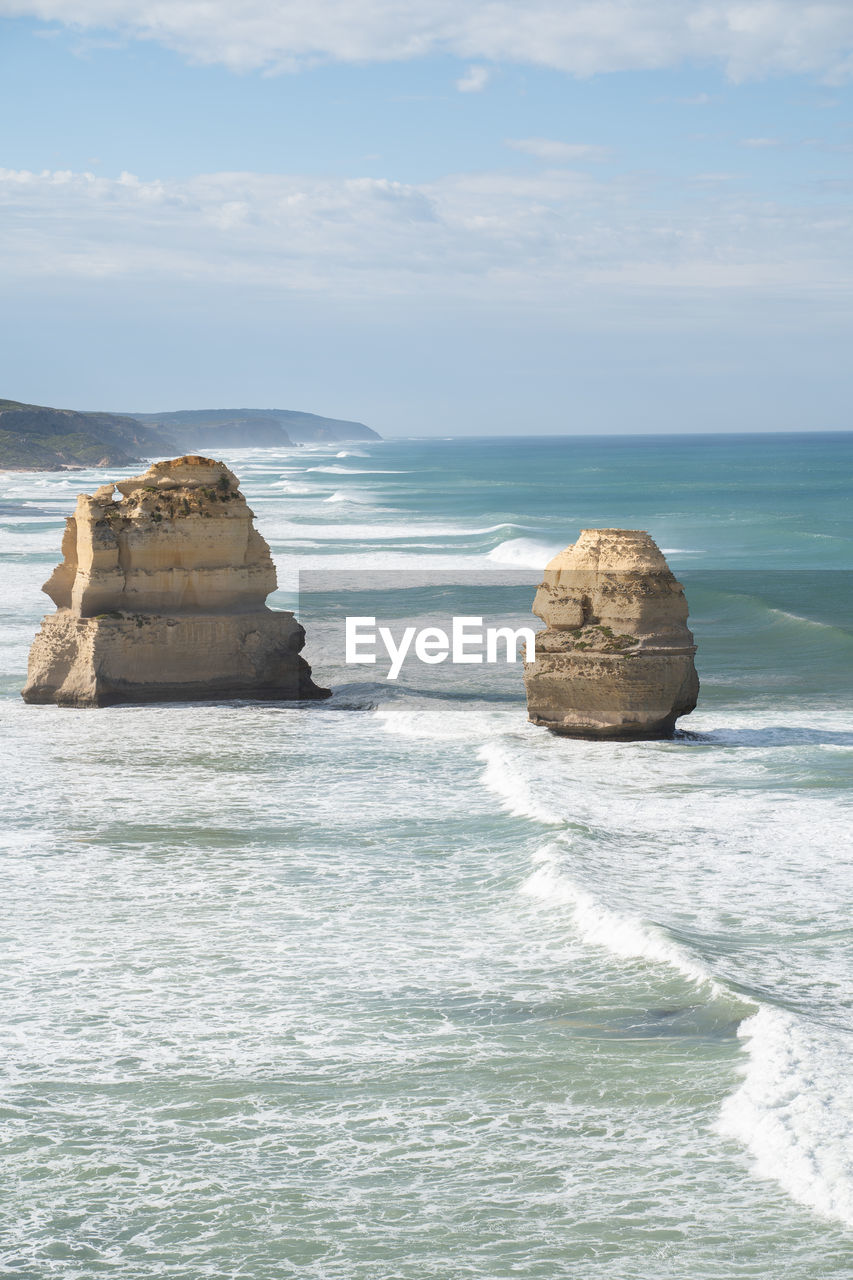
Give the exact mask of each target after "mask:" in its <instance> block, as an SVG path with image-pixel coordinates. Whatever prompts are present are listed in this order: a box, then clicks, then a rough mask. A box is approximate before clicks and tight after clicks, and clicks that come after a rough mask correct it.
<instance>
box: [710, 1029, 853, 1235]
mask: <svg viewBox="0 0 853 1280" xmlns="http://www.w3.org/2000/svg"><path fill="white" fill-rule="evenodd" d="M738 1034H739V1035H740V1036H742V1037H743V1039H744V1041H745V1045H746V1049H747V1054H748V1058H747V1063H746V1070H745V1074H744V1081H743V1084H742V1085H741V1086H740V1088H739V1089H738V1090H737V1092H736V1093H734V1094H733V1095H732V1096H731V1097H730V1098H727V1099H726V1101H725V1103H724V1104H723V1108H722V1112H721V1115H720V1122H719V1128H720V1131H721V1132H722V1133H723V1134H724V1135H725V1136H727V1137H731V1138H735V1139H737V1140H738V1141H739V1142H742V1143H743V1144H744V1145H745V1146H746V1147H747V1149H748V1150H749V1152H750V1153H751V1155H752V1157H753V1159H754V1161H755V1172H756V1173H757V1174H758V1175H759V1176H760V1177H762V1178H772V1179H773V1180H774V1181H776V1182H777V1183H779V1185H780V1186H782V1187H783V1188H784V1190H785V1191H786V1192H787V1193H788V1195H790V1196H791V1197H792V1198H793V1199H794V1200H797V1201H798V1202H799V1203H800V1204H804V1205H808V1206H809V1208H811V1209H814V1210H816V1212H818V1213H820V1214H822V1215H824V1216H825V1217H830V1218H838V1219H840V1220H841V1221H842V1222H845V1223H847V1224H848V1225H850V1226H853V1079H851V1075H850V1057H851V1053H853V1044H851V1038H850V1035H849V1033H845V1032H842V1031H835V1030H833V1029H831V1028H826V1027H822V1026H819V1025H818V1024H817V1023H812V1022H808V1021H806V1019H804V1018H802V1017H799V1016H797V1015H795V1014H792V1013H788V1012H786V1011H783V1010H782V1009H778V1008H773V1007H770V1006H767V1005H764V1006H762V1007H761V1008H760V1009H759V1011H758V1012H757V1013H756V1014H755V1015H754V1016H753V1017H751V1018H748V1019H747V1020H746V1021H745V1022H743V1023H741V1026H740V1030H739V1033H738Z"/></svg>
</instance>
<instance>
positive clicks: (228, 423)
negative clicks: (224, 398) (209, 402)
mask: <svg viewBox="0 0 853 1280" xmlns="http://www.w3.org/2000/svg"><path fill="white" fill-rule="evenodd" d="M379 438H380V437H379V436H378V435H377V434H376V432H375V431H371V429H370V427H366V426H364V424H363V423H361V422H347V421H346V420H345V419H342V418H322V417H319V416H318V415H317V414H314V413H298V412H296V411H295V410H292V409H183V410H179V411H178V412H175V413H144V414H118V413H79V412H77V411H76V410H73V409H51V408H48V407H46V406H45V405H38V404H22V403H20V402H19V401H17V400H0V470H18V471H54V470H58V469H60V468H62V467H124V466H130V465H136V464H137V463H139V462H141V461H143V460H145V459H147V458H154V457H159V458H166V457H169V456H175V455H176V454H180V453H214V452H219V451H221V450H227V449H246V448H259V449H263V448H276V447H278V448H281V447H286V446H287V445H292V444H294V443H295V442H297V443H302V442H309V441H310V442H314V441H317V442H320V443H323V442H328V443H330V444H335V443H338V442H340V441H345V440H378V439H379Z"/></svg>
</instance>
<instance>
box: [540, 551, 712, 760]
mask: <svg viewBox="0 0 853 1280" xmlns="http://www.w3.org/2000/svg"><path fill="white" fill-rule="evenodd" d="M533 612H534V613H535V614H536V615H537V617H539V618H541V619H542V621H543V622H544V623H545V628H546V629H545V630H544V631H540V632H538V633H537V636H536V657H535V661H534V662H528V663H525V668H524V683H525V687H526V689H527V706H528V712H529V716H530V719H531V721H532V722H533V723H534V724H538V725H542V726H544V727H545V728H548V729H551V730H553V731H554V732H555V733H560V734H566V735H569V736H572V737H578V738H615V739H618V738H623V739H625V738H667V737H670V736H671V735H672V733H673V731H674V728H675V722H676V720H677V719H678V717H679V716H684V715H687V714H688V713H689V712H691V711H692V710H693V708H694V707H695V706H696V701H697V698H698V695H699V679H698V676H697V675H696V667H695V664H694V660H693V655H694V654H695V652H696V646H695V644H694V643H693V635H692V633H691V632H690V631H689V630H688V627H687V601H686V599H685V597H684V591H683V589H682V586H681V584H680V583H679V582H677V581H676V580H675V577H674V575H673V573H672V571H671V570H670V568H669V566H668V565H667V563H666V560H665V558H664V556H663V554H662V552H661V551H660V549H659V548H658V546H657V545H656V544H655V542H654V541H653V539H652V538H651V537H650V536H649V535H648V534H647V533H643V532H641V531H639V530H633V529H584V530H583V531H582V532H581V535H580V537H579V538H578V540H577V542H576V543H575V544H574V545H573V546H570V547H566V549H565V551H561V552H560V553H559V555H557V556H555V557H554V559H553V560H551V561H550V563H549V564H548V566H547V568H546V569H545V577H544V581H543V582H542V583H541V584H540V586H539V589H538V591H537V593H536V598H535V600H534V602H533Z"/></svg>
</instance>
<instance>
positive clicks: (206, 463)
mask: <svg viewBox="0 0 853 1280" xmlns="http://www.w3.org/2000/svg"><path fill="white" fill-rule="evenodd" d="M226 481H227V487H228V488H230V489H232V490H233V491H234V492H236V491H237V489H238V488H239V485H240V482H239V480H238V479H237V477H236V476H235V475H234V472H233V471H230V470H229V469H228V467H226V465H225V463H224V462H217V461H216V460H215V459H214V458H203V457H201V456H200V455H199V454H195V453H188V454H185V455H184V457H182V458H170V459H168V460H167V461H165V462H155V463H153V464H152V465H151V466H150V467H149V468H148V470H147V471H145V472H143V474H142V475H141V476H131V477H130V478H129V479H127V480H120V481H119V482H118V483H117V484H116V486H115V487H116V488H117V489H118V491H119V493H122V494H124V495H125V497H127V495H128V494H131V493H133V492H134V491H135V490H137V489H204V488H215V487H216V486H217V485H224V483H225V482H226Z"/></svg>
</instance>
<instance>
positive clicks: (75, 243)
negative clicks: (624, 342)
mask: <svg viewBox="0 0 853 1280" xmlns="http://www.w3.org/2000/svg"><path fill="white" fill-rule="evenodd" d="M687 189H688V184H685V191H686V190H687ZM0 217H2V219H3V224H4V228H5V233H4V238H3V242H2V249H0V269H2V270H3V271H4V272H5V273H6V274H7V277H12V276H18V277H21V278H23V279H25V280H28V281H34V280H36V279H38V278H42V279H46V278H54V279H61V278H72V279H81V278H89V279H92V278H96V279H97V278H109V279H114V280H122V281H127V282H132V281H133V280H145V281H151V280H157V279H162V280H164V281H167V280H168V281H184V282H186V283H187V285H188V286H191V285H192V282H194V281H216V282H217V283H226V284H227V283H233V284H235V285H239V286H240V288H241V289H245V288H247V287H258V288H262V289H264V290H270V289H272V290H277V291H281V292H297V293H298V292H301V293H306V292H310V293H321V294H324V295H326V296H328V297H334V298H359V299H369V300H370V304H371V306H372V305H374V304H377V305H378V304H379V302H380V300H381V298H382V297H383V296H390V295H396V296H400V297H414V296H418V297H420V296H425V295H426V294H430V295H432V296H434V297H436V298H444V299H445V300H450V299H453V298H459V297H462V296H464V297H468V298H479V299H483V300H486V301H488V302H490V303H493V304H495V305H496V306H503V307H506V308H510V309H512V308H515V307H516V306H517V305H520V304H522V303H524V302H525V301H533V302H536V303H537V305H542V306H545V307H548V308H561V307H565V306H567V305H573V301H572V300H573V299H574V300H577V299H578V298H579V297H580V296H583V297H585V298H587V299H589V298H592V299H593V300H594V301H595V302H596V303H598V302H601V300H602V299H603V298H606V297H609V298H610V299H611V301H616V302H617V303H619V301H620V299H621V300H622V301H623V302H624V301H625V300H626V299H627V300H630V299H631V297H632V294H633V292H634V291H636V290H641V291H644V292H646V293H648V292H649V291H651V292H654V291H657V292H658V293H661V292H663V293H671V292H672V291H678V290H681V291H684V290H691V289H693V290H700V291H703V292H704V293H714V292H717V293H719V292H720V291H725V292H730V291H732V290H737V291H740V292H741V293H742V294H744V295H745V296H747V295H749V293H750V291H753V292H755V291H758V292H759V293H760V292H762V291H768V290H769V291H771V292H772V291H773V290H776V291H778V292H780V293H781V294H783V295H785V296H788V295H789V294H791V293H794V292H796V293H798V294H799V295H800V296H803V295H806V294H808V295H811V296H824V295H826V296H830V295H832V296H837V295H838V294H839V291H844V290H846V289H849V287H850V284H851V277H853V269H852V268H853V215H851V213H850V212H849V211H845V210H838V209H837V208H833V211H832V215H831V218H830V216H829V214H828V213H827V212H826V209H825V208H822V207H821V205H820V203H819V201H818V199H817V196H815V201H814V207H807V206H783V205H779V204H773V203H771V202H769V201H767V200H765V199H760V200H759V199H755V200H752V199H750V197H749V196H748V195H744V194H741V193H740V191H738V192H737V194H732V193H730V192H727V191H726V190H725V186H724V185H723V186H721V187H720V188H714V186H713V184H709V185H708V188H707V193H706V196H705V197H704V198H703V200H702V201H701V204H698V205H697V204H695V203H694V202H692V201H690V200H689V199H687V198H686V197H685V199H684V200H681V199H680V198H679V196H678V193H677V192H675V193H673V190H672V188H671V186H670V185H669V184H668V183H667V184H664V185H662V186H661V187H660V188H654V189H652V188H650V187H649V179H648V178H645V179H643V181H642V182H639V181H637V182H636V183H635V182H634V181H632V180H629V179H625V178H613V179H610V180H608V181H602V180H599V179H594V178H592V177H591V176H588V175H586V174H583V173H578V172H576V171H572V170H559V169H550V170H544V171H542V172H540V173H533V174H528V175H517V174H509V173H502V172H494V173H481V174H461V175H453V176H450V177H446V178H442V179H440V180H438V181H436V182H431V183H426V184H423V185H420V186H417V185H409V184H405V183H398V182H392V181H389V180H387V179H373V178H360V179H348V180H343V179H321V178H313V177H311V178H306V177H297V176H292V175H275V174H256V173H214V174H206V175H200V176H196V177H192V178H188V179H184V180H180V181H177V180H167V181H143V180H141V179H140V178H138V177H136V176H135V175H133V174H130V173H123V174H121V175H120V176H119V177H118V178H106V177H100V176H96V175H95V174H93V173H86V172H83V173H75V172H71V171H68V170H60V171H52V172H42V173H32V172H28V171H26V170H0Z"/></svg>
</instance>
